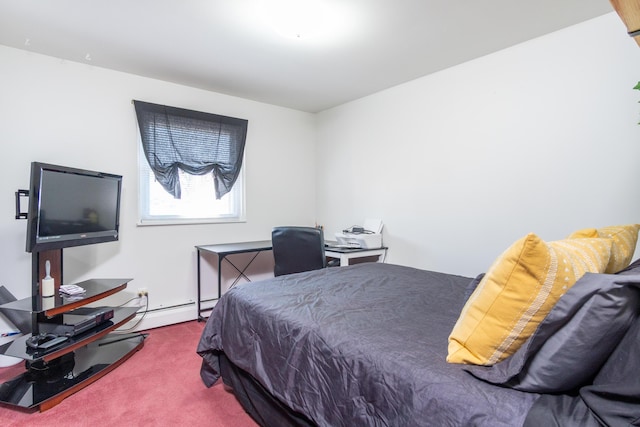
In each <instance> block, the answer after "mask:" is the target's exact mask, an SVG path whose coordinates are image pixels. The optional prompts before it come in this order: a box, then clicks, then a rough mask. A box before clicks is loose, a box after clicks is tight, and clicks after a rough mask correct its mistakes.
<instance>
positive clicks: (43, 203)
mask: <svg viewBox="0 0 640 427" xmlns="http://www.w3.org/2000/svg"><path fill="white" fill-rule="evenodd" d="M121 186H122V176H120V175H113V174H108V173H102V172H94V171H88V170H82V169H75V168H71V167H66V166H57V165H50V164H46V163H40V162H33V163H32V164H31V184H30V187H29V211H28V213H27V248H26V249H27V252H39V251H43V250H51V249H60V248H65V247H71V246H80V245H89V244H94V243H103V242H111V241H115V240H118V231H119V225H120V222H119V221H120V193H121Z"/></svg>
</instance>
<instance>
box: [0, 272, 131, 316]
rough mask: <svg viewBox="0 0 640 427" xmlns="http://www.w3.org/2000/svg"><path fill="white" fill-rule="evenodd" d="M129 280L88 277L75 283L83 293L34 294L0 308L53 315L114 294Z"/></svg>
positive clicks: (124, 286)
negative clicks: (71, 294)
mask: <svg viewBox="0 0 640 427" xmlns="http://www.w3.org/2000/svg"><path fill="white" fill-rule="evenodd" d="M131 280H133V279H89V280H85V281H83V282H80V283H76V285H77V286H80V287H82V288H84V289H85V292H84V293H83V294H80V295H75V296H62V293H60V294H58V295H55V296H52V297H42V296H39V295H36V296H33V297H29V298H24V299H21V300H18V301H12V302H9V303H6V304H3V305H2V309H7V310H16V311H26V312H30V313H44V315H45V316H47V317H53V316H56V315H58V314H62V313H66V312H67V311H70V310H73V309H74V308H78V307H81V306H83V305H86V304H90V303H92V302H94V301H98V300H100V299H102V298H105V297H107V296H109V295H112V294H115V293H116V292H119V291H121V290H123V289H125V288H126V287H127V283H128V282H130V281H131Z"/></svg>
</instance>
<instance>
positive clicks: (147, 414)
mask: <svg viewBox="0 0 640 427" xmlns="http://www.w3.org/2000/svg"><path fill="white" fill-rule="evenodd" d="M203 328H204V323H198V322H195V321H193V322H187V323H181V324H178V325H172V326H166V327H163V328H158V329H152V330H150V331H148V333H149V336H148V337H147V339H146V340H145V344H144V347H142V349H141V350H140V351H138V352H137V353H135V354H134V355H133V356H131V358H130V359H129V360H127V361H125V362H124V363H123V364H122V365H121V366H119V367H117V368H116V369H114V370H113V371H112V372H110V373H108V374H107V375H105V376H104V377H103V378H100V379H99V380H98V381H96V382H95V383H93V384H91V385H89V386H88V387H86V388H84V389H82V390H80V391H79V392H77V393H75V394H73V395H72V396H70V397H68V398H67V399H65V400H63V401H62V403H60V404H59V405H57V406H54V407H53V408H51V409H49V410H48V411H45V412H33V413H27V412H24V411H19V410H15V409H11V408H8V407H5V406H0V424H1V425H2V426H4V427H8V426H30V427H31V426H34V427H35V426H91V427H96V426H100V425H107V426H116V425H117V426H122V425H133V426H142V425H153V426H180V425H206V426H213V427H227V426H228V427H245V426H246V427H255V426H257V424H256V423H255V422H254V421H253V420H252V419H251V417H249V415H247V413H246V412H244V410H243V409H242V407H241V406H240V404H239V403H238V402H237V400H236V399H235V396H234V395H233V394H232V393H231V392H229V391H227V390H226V389H225V388H224V386H223V385H222V383H221V382H218V383H216V385H215V386H213V387H211V388H209V389H208V388H206V387H205V386H204V384H203V383H202V381H201V380H200V361H201V358H200V356H198V355H197V354H196V352H195V350H196V346H197V343H198V340H199V338H200V333H201V332H202V329H203ZM23 367H24V364H22V363H20V364H18V365H16V366H14V367H10V368H0V382H4V381H7V380H9V379H11V378H13V377H15V376H16V375H17V374H19V373H20V372H21V371H22V370H23Z"/></svg>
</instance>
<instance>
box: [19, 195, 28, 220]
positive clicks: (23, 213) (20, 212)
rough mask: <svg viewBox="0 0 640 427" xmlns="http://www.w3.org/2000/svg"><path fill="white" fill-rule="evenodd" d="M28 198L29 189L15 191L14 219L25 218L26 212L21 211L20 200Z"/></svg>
mask: <svg viewBox="0 0 640 427" xmlns="http://www.w3.org/2000/svg"><path fill="white" fill-rule="evenodd" d="M23 198H26V199H28V198H29V190H18V191H16V219H27V212H22V210H21V206H20V200H22V199H23Z"/></svg>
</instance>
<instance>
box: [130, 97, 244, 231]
mask: <svg viewBox="0 0 640 427" xmlns="http://www.w3.org/2000/svg"><path fill="white" fill-rule="evenodd" d="M134 104H135V106H136V115H137V117H138V125H139V127H140V136H141V141H140V142H141V143H140V145H139V155H138V165H139V172H140V176H139V223H140V224H143V225H144V224H176V223H196V222H232V221H242V220H244V217H245V213H244V186H243V168H242V160H243V154H244V143H245V139H246V129H247V121H246V120H242V119H235V118H231V117H225V116H218V115H215V114H209V113H200V112H195V111H190V110H183V109H178V108H174V107H165V106H161V105H155V104H149V103H143V102H140V101H134Z"/></svg>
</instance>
